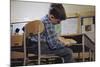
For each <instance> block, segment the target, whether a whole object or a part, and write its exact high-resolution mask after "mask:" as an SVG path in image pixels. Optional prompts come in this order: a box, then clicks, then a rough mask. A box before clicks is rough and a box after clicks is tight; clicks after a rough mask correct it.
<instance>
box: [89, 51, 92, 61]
mask: <svg viewBox="0 0 100 67" xmlns="http://www.w3.org/2000/svg"><path fill="white" fill-rule="evenodd" d="M91 53H92V52H91V49H89V59H90V61H91V58H92V57H91V55H92V54H91Z"/></svg>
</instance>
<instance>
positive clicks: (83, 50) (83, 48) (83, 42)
mask: <svg viewBox="0 0 100 67" xmlns="http://www.w3.org/2000/svg"><path fill="white" fill-rule="evenodd" d="M84 39H85V38H84V34H83V36H82V61H83V62H84V61H85V58H84V53H85V47H84V46H85V40H84Z"/></svg>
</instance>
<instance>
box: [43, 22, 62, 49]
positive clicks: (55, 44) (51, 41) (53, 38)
mask: <svg viewBox="0 0 100 67" xmlns="http://www.w3.org/2000/svg"><path fill="white" fill-rule="evenodd" d="M45 31H46V39H47V42H48V45H49V47H50V48H51V49H56V48H61V47H64V46H63V43H61V42H60V41H59V40H58V39H57V35H56V32H55V28H54V26H53V25H52V24H46V25H45Z"/></svg>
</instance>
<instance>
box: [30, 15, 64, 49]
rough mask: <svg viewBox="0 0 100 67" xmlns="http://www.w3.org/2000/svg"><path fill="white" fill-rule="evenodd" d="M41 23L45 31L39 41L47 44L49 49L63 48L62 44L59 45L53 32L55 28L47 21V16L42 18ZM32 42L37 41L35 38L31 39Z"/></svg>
mask: <svg viewBox="0 0 100 67" xmlns="http://www.w3.org/2000/svg"><path fill="white" fill-rule="evenodd" d="M42 22H43V24H44V27H45V30H44V32H43V33H42V34H41V41H45V42H47V43H48V46H49V47H50V49H59V48H62V47H64V46H63V43H61V42H60V41H59V40H58V39H57V34H56V32H55V26H54V25H53V24H52V22H51V21H50V20H49V18H48V15H46V16H45V17H43V18H42ZM31 40H32V41H37V40H38V39H37V36H34V37H32V38H31Z"/></svg>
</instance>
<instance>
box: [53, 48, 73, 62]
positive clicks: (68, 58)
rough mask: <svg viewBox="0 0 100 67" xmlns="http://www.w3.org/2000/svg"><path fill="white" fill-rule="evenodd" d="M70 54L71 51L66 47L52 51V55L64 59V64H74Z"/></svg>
mask: <svg viewBox="0 0 100 67" xmlns="http://www.w3.org/2000/svg"><path fill="white" fill-rule="evenodd" d="M72 53H73V51H72V50H71V49H70V48H68V47H64V48H61V49H56V50H54V51H53V54H55V55H57V56H60V57H62V58H64V63H72V62H74V59H73V56H72Z"/></svg>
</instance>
